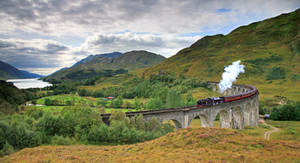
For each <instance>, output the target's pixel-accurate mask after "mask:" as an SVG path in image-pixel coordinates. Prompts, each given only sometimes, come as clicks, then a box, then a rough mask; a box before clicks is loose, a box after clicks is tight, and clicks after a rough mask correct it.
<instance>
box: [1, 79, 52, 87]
mask: <svg viewBox="0 0 300 163" xmlns="http://www.w3.org/2000/svg"><path fill="white" fill-rule="evenodd" d="M6 81H7V82H12V83H14V85H15V86H16V87H17V88H19V89H27V88H44V87H47V86H52V84H50V83H48V82H44V81H42V80H38V79H37V78H36V79H10V80H6Z"/></svg>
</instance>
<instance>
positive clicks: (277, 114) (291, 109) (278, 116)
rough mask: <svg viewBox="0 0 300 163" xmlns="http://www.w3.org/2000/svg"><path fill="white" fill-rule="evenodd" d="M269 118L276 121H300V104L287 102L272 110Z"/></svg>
mask: <svg viewBox="0 0 300 163" xmlns="http://www.w3.org/2000/svg"><path fill="white" fill-rule="evenodd" d="M270 118H271V119H272V120H278V121H300V102H297V103H294V102H289V103H288V104H285V105H279V106H277V107H275V108H273V109H272V112H271V115H270Z"/></svg>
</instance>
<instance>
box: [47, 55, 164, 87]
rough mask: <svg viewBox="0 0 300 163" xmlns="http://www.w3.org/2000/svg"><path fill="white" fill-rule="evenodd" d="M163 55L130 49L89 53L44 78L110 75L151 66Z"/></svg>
mask: <svg viewBox="0 0 300 163" xmlns="http://www.w3.org/2000/svg"><path fill="white" fill-rule="evenodd" d="M163 60H165V57H163V56H161V55H158V54H155V53H151V52H148V51H143V50H139V51H130V52H126V53H124V54H122V53H120V52H113V53H105V54H97V55H90V56H88V57H86V58H84V59H82V60H80V61H79V62H77V63H75V64H74V65H73V66H72V67H70V68H67V69H63V70H60V71H58V72H56V73H54V74H52V75H49V76H47V77H45V78H44V80H46V81H50V82H51V81H52V82H54V81H59V80H83V79H89V78H93V77H97V76H111V75H115V74H119V73H125V72H127V71H132V70H136V69H140V68H147V67H151V66H153V65H155V64H158V63H160V62H162V61H163Z"/></svg>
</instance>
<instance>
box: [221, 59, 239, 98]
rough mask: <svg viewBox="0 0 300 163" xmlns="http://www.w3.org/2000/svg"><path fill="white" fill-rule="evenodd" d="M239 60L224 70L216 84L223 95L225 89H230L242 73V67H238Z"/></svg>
mask: <svg viewBox="0 0 300 163" xmlns="http://www.w3.org/2000/svg"><path fill="white" fill-rule="evenodd" d="M240 62H241V61H240V60H238V61H235V62H232V64H231V65H229V66H227V67H225V68H224V72H223V74H222V80H221V81H220V83H219V84H218V87H219V91H220V93H224V92H225V91H226V89H228V88H231V86H232V83H233V82H235V81H236V79H237V77H238V76H239V74H240V73H244V72H245V70H244V67H245V66H244V65H240Z"/></svg>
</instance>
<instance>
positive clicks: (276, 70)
mask: <svg viewBox="0 0 300 163" xmlns="http://www.w3.org/2000/svg"><path fill="white" fill-rule="evenodd" d="M266 79H267V80H278V79H285V70H284V69H283V68H281V67H272V68H271V69H269V72H268V74H267V78H266Z"/></svg>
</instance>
